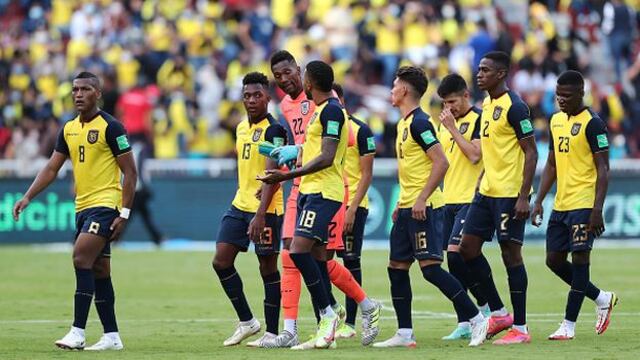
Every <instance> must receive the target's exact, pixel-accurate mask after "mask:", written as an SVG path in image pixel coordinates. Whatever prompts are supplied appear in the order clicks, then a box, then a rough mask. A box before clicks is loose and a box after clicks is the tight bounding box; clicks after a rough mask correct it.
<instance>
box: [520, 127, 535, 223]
mask: <svg viewBox="0 0 640 360" xmlns="http://www.w3.org/2000/svg"><path fill="white" fill-rule="evenodd" d="M518 144H520V147H521V148H522V151H524V172H523V179H522V187H521V188H520V192H519V193H518V200H517V201H516V206H515V208H514V210H515V218H516V219H517V220H521V219H527V218H528V217H529V210H530V206H529V190H530V189H531V185H532V184H533V176H534V175H535V173H536V164H537V163H538V149H537V148H536V140H535V138H534V137H533V136H529V137H526V138H524V139H520V140H518Z"/></svg>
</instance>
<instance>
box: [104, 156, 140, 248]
mask: <svg viewBox="0 0 640 360" xmlns="http://www.w3.org/2000/svg"><path fill="white" fill-rule="evenodd" d="M116 162H117V163H118V167H119V168H120V171H122V174H123V177H124V180H123V182H122V208H123V209H131V207H133V197H134V194H135V192H136V182H137V179H138V170H136V163H135V161H134V160H133V153H132V152H131V151H129V152H127V153H125V154H122V155H120V156H118V157H116ZM123 215H124V217H123ZM127 219H128V214H122V213H121V214H120V216H118V217H117V218H115V219H114V220H113V223H111V227H110V228H111V231H112V234H111V238H109V241H115V240H118V238H119V237H120V234H122V231H123V230H124V227H125V225H126V224H127Z"/></svg>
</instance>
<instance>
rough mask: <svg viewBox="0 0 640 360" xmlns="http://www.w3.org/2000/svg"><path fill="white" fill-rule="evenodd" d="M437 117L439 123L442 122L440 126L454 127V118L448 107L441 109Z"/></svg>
mask: <svg viewBox="0 0 640 360" xmlns="http://www.w3.org/2000/svg"><path fill="white" fill-rule="evenodd" d="M439 117H440V123H442V126H444V127H445V128H447V129H451V128H454V127H455V124H456V118H455V117H454V116H453V113H451V110H449V108H448V107H445V108H444V109H442V111H441V112H440V116H439Z"/></svg>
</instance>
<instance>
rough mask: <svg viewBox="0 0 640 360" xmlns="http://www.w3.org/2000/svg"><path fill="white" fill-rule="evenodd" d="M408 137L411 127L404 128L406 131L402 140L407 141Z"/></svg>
mask: <svg viewBox="0 0 640 360" xmlns="http://www.w3.org/2000/svg"><path fill="white" fill-rule="evenodd" d="M407 137H409V129H408V128H404V132H403V133H402V141H406V140H407Z"/></svg>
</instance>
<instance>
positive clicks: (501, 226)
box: [462, 193, 526, 245]
mask: <svg viewBox="0 0 640 360" xmlns="http://www.w3.org/2000/svg"><path fill="white" fill-rule="evenodd" d="M517 200H518V199H517V198H494V197H489V196H484V195H482V194H480V193H478V194H476V196H475V197H474V198H473V202H472V203H471V206H470V207H469V211H467V218H466V220H465V222H464V229H463V230H462V232H463V233H464V234H469V235H475V236H478V237H481V238H483V239H485V241H491V238H492V237H493V234H494V233H495V234H496V235H497V237H498V241H499V242H503V241H513V242H515V243H518V244H520V245H522V244H523V243H524V226H525V222H526V220H525V219H522V220H516V219H514V218H513V216H514V214H515V212H514V210H513V208H514V207H515V206H516V201H517Z"/></svg>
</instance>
